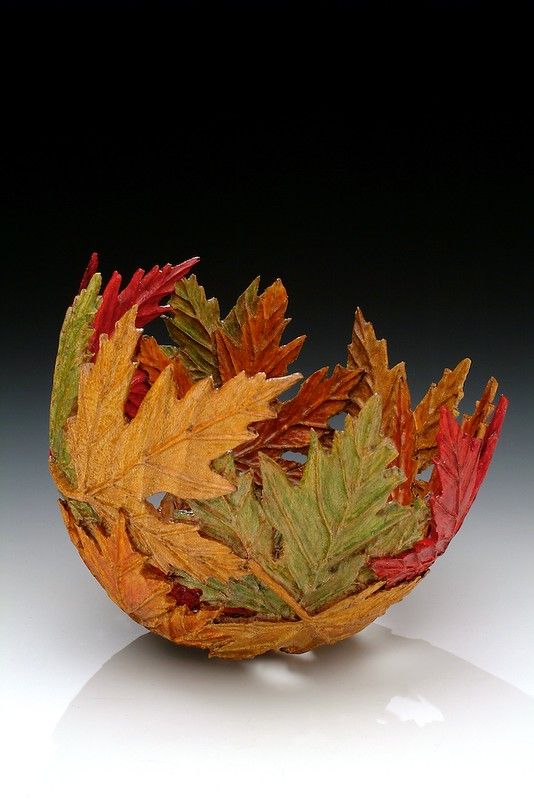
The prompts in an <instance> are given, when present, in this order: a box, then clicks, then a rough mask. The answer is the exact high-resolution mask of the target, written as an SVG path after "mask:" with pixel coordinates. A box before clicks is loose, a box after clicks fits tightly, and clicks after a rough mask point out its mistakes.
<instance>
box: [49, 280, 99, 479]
mask: <svg viewBox="0 0 534 800" xmlns="http://www.w3.org/2000/svg"><path fill="white" fill-rule="evenodd" d="M99 290H100V275H98V274H97V275H93V276H92V277H91V279H90V282H89V283H88V285H87V287H86V288H82V290H81V291H80V294H79V295H78V296H77V297H76V298H75V300H74V302H73V304H72V306H71V307H70V308H69V310H68V311H67V314H66V316H65V321H64V323H63V327H62V328H61V333H60V336H59V346H58V353H57V358H56V366H55V370H54V381H53V385H52V399H51V402H50V432H49V444H50V450H51V453H52V455H53V458H54V459H55V461H56V463H57V464H58V466H59V468H60V469H61V470H62V472H63V473H64V474H65V475H66V476H67V478H69V480H71V481H72V480H73V477H74V472H73V467H72V463H71V458H70V455H69V453H68V450H67V446H66V442H65V424H66V422H67V419H68V418H69V417H70V415H71V414H72V412H73V410H74V408H75V405H76V399H77V396H78V381H79V377H80V368H81V366H82V364H83V363H84V362H86V361H87V360H88V359H89V357H90V355H89V350H88V344H89V339H90V337H91V323H92V321H93V318H94V315H95V313H96V310H97V308H98V301H99V298H98V292H99Z"/></svg>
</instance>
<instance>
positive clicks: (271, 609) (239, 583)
mask: <svg viewBox="0 0 534 800" xmlns="http://www.w3.org/2000/svg"><path fill="white" fill-rule="evenodd" d="M179 580H180V581H181V583H183V584H184V585H185V586H187V587H190V588H193V589H200V591H201V599H202V602H205V603H209V604H211V605H214V606H215V607H220V608H223V609H225V610H226V611H227V612H229V611H240V612H245V613H242V615H243V616H245V615H246V613H247V612H253V613H255V614H259V615H261V616H262V617H264V618H269V617H270V618H272V619H281V618H287V619H291V618H292V617H293V616H294V614H293V611H292V609H291V608H290V607H289V606H288V605H287V603H285V602H284V601H283V600H282V599H281V598H280V597H278V595H276V594H275V593H274V592H273V591H272V589H269V587H267V586H265V585H264V584H263V583H262V582H261V581H259V580H258V579H257V578H256V577H255V576H254V575H246V576H245V577H243V578H241V579H240V580H236V579H235V578H231V579H230V580H229V581H226V582H223V581H219V580H215V579H213V578H212V579H210V580H208V581H206V582H202V581H198V580H194V579H192V578H191V577H190V576H188V575H184V574H182V575H180V576H179Z"/></svg>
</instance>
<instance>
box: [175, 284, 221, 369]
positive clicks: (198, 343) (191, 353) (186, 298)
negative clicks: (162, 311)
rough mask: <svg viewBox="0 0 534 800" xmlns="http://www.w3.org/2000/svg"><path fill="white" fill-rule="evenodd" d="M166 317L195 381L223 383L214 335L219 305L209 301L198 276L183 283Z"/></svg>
mask: <svg viewBox="0 0 534 800" xmlns="http://www.w3.org/2000/svg"><path fill="white" fill-rule="evenodd" d="M169 303H170V309H171V314H170V316H168V317H165V324H166V326H167V330H168V332H169V336H170V337H171V339H172V340H173V342H175V343H176V344H177V345H178V347H179V348H180V355H181V357H182V360H183V362H184V364H185V366H186V367H187V369H188V370H189V372H190V373H191V376H192V378H193V379H194V380H201V379H202V378H206V377H208V376H211V377H212V378H214V379H215V381H216V382H218V380H219V369H218V366H217V356H216V354H215V346H214V343H213V335H214V333H215V330H216V329H217V327H218V326H219V323H220V313H219V303H218V301H217V300H216V299H215V298H211V300H207V299H206V293H205V291H204V288H203V287H202V286H199V284H198V281H197V279H196V277H195V276H194V275H191V277H190V278H186V279H185V280H182V281H180V282H179V283H178V284H177V285H176V287H175V290H174V293H173V295H172V297H171V299H170V301H169Z"/></svg>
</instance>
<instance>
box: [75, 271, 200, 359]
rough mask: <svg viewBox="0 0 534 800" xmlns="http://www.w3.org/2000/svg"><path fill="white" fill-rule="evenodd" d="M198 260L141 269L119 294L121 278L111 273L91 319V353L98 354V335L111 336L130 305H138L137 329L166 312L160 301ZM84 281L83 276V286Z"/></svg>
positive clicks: (167, 308)
mask: <svg viewBox="0 0 534 800" xmlns="http://www.w3.org/2000/svg"><path fill="white" fill-rule="evenodd" d="M198 261H199V259H198V258H190V259H189V260H188V261H184V262H183V263H182V264H176V265H175V266H173V265H172V264H165V266H164V267H162V268H161V269H160V267H158V266H155V267H152V269H151V270H149V271H148V272H147V273H146V274H145V270H144V269H138V270H136V272H135V273H134V275H133V277H132V279H131V281H130V282H129V284H128V285H127V286H126V287H125V288H124V289H123V290H122V291H119V290H120V287H121V283H122V277H121V275H120V274H119V273H118V272H114V273H113V275H112V276H111V278H110V279H109V281H108V283H107V285H106V287H105V289H104V291H103V293H102V302H101V303H100V306H99V308H98V311H97V313H96V314H95V318H94V320H93V328H94V331H93V334H92V336H91V340H90V342H89V349H90V350H91V352H92V353H95V354H96V353H97V352H98V347H99V342H100V336H101V334H103V333H106V334H107V335H108V336H110V335H111V334H112V333H113V330H114V328H115V323H116V322H117V321H118V320H119V319H120V318H121V317H122V316H123V315H124V314H125V313H126V312H127V311H128V310H129V309H130V308H132V307H133V306H137V319H136V324H137V325H139V327H143V326H144V325H146V324H147V323H149V322H151V321H152V320H154V319H156V317H159V316H160V315H161V314H163V313H164V312H165V311H168V310H169V306H166V305H164V306H162V305H160V303H161V300H162V298H163V297H165V296H166V295H168V294H170V293H171V292H172V291H173V289H174V287H175V284H176V283H177V282H178V281H179V280H180V279H181V278H183V276H184V275H187V273H188V272H189V270H190V269H191V268H192V267H193V266H194V265H195V264H197V263H198ZM84 279H85V276H84V278H83V279H82V283H83V280H84Z"/></svg>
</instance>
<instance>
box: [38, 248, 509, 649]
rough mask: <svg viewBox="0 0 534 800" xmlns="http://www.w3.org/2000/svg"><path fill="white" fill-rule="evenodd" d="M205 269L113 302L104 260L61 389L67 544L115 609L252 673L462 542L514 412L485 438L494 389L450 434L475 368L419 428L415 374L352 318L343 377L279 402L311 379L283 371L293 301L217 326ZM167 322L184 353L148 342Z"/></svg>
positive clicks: (429, 410)
mask: <svg viewBox="0 0 534 800" xmlns="http://www.w3.org/2000/svg"><path fill="white" fill-rule="evenodd" d="M195 261H196V260H195V259H192V260H191V261H190V262H186V263H185V264H183V265H179V266H177V267H171V266H170V265H167V266H165V267H164V268H163V269H161V270H160V269H159V268H157V267H155V268H154V269H153V270H151V271H150V272H149V273H147V274H146V275H145V274H144V272H143V271H142V270H138V271H137V272H136V274H135V275H134V277H133V278H132V281H131V282H130V284H129V285H128V286H127V287H126V288H125V289H124V290H123V291H122V292H119V289H120V283H121V279H120V276H119V275H118V273H114V275H113V276H112V278H111V280H110V281H109V283H108V285H107V286H106V288H105V289H104V291H103V293H102V297H100V296H99V294H98V292H99V288H100V275H99V274H98V273H97V272H96V268H97V261H96V257H93V258H92V259H91V262H90V264H89V267H88V270H87V271H86V273H85V275H84V278H83V280H82V287H81V291H80V294H79V295H78V296H77V298H76V299H75V301H74V303H73V306H72V307H71V309H69V311H68V312H67V315H66V318H65V322H64V325H63V328H62V332H61V337H60V343H59V351H58V358H57V362H56V370H55V375H54V385H53V391H52V404H51V422H50V468H51V471H52V474H53V477H54V479H55V481H56V483H57V486H58V488H59V490H60V492H61V493H62V495H63V498H64V499H63V500H62V501H61V508H62V513H63V516H64V519H65V523H66V525H67V528H68V531H69V533H70V536H71V538H72V540H73V542H74V543H75V545H76V547H77V548H78V550H79V552H80V554H81V556H82V558H83V560H84V561H85V563H86V564H87V566H88V567H89V569H90V570H91V572H92V573H93V574H94V575H95V577H96V578H97V580H98V581H99V582H100V583H101V584H102V586H103V587H104V588H105V590H106V591H107V593H108V594H109V595H110V597H111V598H112V599H113V600H114V601H115V602H116V603H117V604H118V605H119V606H120V607H121V608H122V609H123V610H124V611H126V612H127V613H128V614H130V616H132V617H133V618H134V619H135V620H137V621H138V622H140V623H141V624H143V625H145V626H146V627H147V628H149V629H150V630H152V631H154V632H156V633H159V634H160V635H162V636H165V637H166V638H169V639H171V640H173V641H175V642H177V643H184V644H189V645H193V646H197V647H204V648H208V649H209V651H210V653H211V654H213V655H218V656H221V657H225V658H247V657H251V656H254V655H257V654H259V653H262V652H265V651H267V650H279V649H282V650H285V651H287V652H294V653H297V652H304V651H306V650H309V649H311V648H313V647H316V646H318V645H320V644H325V643H332V642H335V641H337V640H339V639H343V638H345V637H347V636H350V635H352V634H353V633H356V632H358V631H360V630H361V629H362V628H364V627H365V626H366V625H368V624H369V623H370V622H372V621H373V620H374V619H376V617H377V616H379V615H380V614H382V613H383V612H384V611H385V610H386V608H387V607H388V606H389V605H391V604H392V603H394V602H397V601H398V600H400V599H402V597H404V595H405V594H407V593H408V592H409V591H410V590H411V589H412V588H413V586H414V585H415V584H416V583H417V581H418V580H419V579H420V576H421V575H423V574H424V573H425V572H426V570H427V569H428V568H429V566H430V565H431V564H432V563H433V561H434V560H435V559H436V557H437V556H438V555H440V554H441V553H442V552H443V551H444V550H445V549H446V547H447V545H448V544H449V542H450V540H451V539H452V537H453V536H454V535H455V533H456V532H457V531H458V530H459V528H460V526H461V524H462V522H463V519H464V518H465V515H466V513H467V511H468V510H469V508H470V506H471V504H472V502H473V500H474V499H475V496H476V493H477V491H478V488H479V486H480V484H481V483H482V480H483V479H484V476H485V474H486V471H487V469H488V466H489V463H490V460H491V457H492V454H493V451H494V449H495V445H496V443H497V439H498V436H499V432H500V428H501V426H502V422H503V419H504V415H505V412H506V400H505V398H501V400H500V402H499V405H498V407H497V409H496V411H495V413H494V415H493V418H492V420H491V422H490V423H489V424H488V423H487V420H488V417H489V416H490V415H491V412H492V410H493V406H492V401H493V397H494V395H495V392H496V388H497V384H496V381H495V380H494V379H493V378H492V379H491V380H490V381H489V383H488V385H487V387H486V390H485V392H484V395H483V397H482V399H481V400H480V401H479V402H478V403H477V406H476V409H475V411H474V413H473V414H472V415H470V416H464V417H463V419H462V421H461V422H457V421H456V420H455V416H456V414H457V405H458V402H459V400H460V399H461V397H462V396H463V388H462V387H463V382H464V380H465V377H466V374H467V371H468V369H469V363H470V362H469V360H468V359H465V360H464V361H462V362H460V364H459V365H458V366H457V367H456V368H455V369H454V370H452V371H449V370H445V372H444V374H443V377H442V378H441V380H440V381H439V383H438V384H437V385H435V384H433V385H432V386H431V387H430V389H429V390H428V392H427V394H426V395H425V397H424V398H423V399H422V400H421V402H420V403H419V404H418V405H417V406H416V408H415V409H414V410H413V411H412V408H411V401H410V395H409V391H408V385H407V380H406V372H405V368H404V364H397V365H396V366H395V367H392V368H389V366H388V363H387V348H386V344H385V342H384V341H383V340H382V341H379V340H377V339H376V337H375V334H374V330H373V328H372V326H371V325H370V324H369V323H368V322H366V321H365V319H364V318H363V315H362V314H361V312H360V311H359V310H358V311H357V312H356V318H355V322H354V328H353V336H352V342H351V344H350V346H349V356H348V363H347V366H346V367H341V366H339V365H338V366H337V367H336V368H335V369H334V371H333V372H332V374H330V375H328V372H327V369H326V368H324V369H321V370H319V371H318V372H316V373H314V374H313V375H311V376H310V377H309V378H308V379H307V380H306V381H304V382H303V383H302V384H301V386H300V388H299V391H298V393H297V394H296V395H295V396H294V397H292V398H291V399H289V400H286V401H284V402H282V401H280V400H277V399H276V398H277V397H278V395H280V394H281V393H282V392H283V391H284V390H286V389H288V388H289V387H291V386H292V385H293V384H294V383H296V382H297V381H298V380H300V378H301V376H300V375H298V374H293V375H289V376H288V375H287V374H286V373H287V370H288V367H289V364H291V362H292V361H294V360H295V358H296V357H297V355H298V353H299V351H300V349H301V347H302V344H303V340H304V337H300V338H299V339H295V340H294V341H292V342H289V343H288V344H284V345H281V344H280V341H281V337H282V334H283V331H284V329H285V327H286V324H287V320H285V319H284V314H285V311H286V307H287V296H286V293H285V290H284V287H283V286H282V284H281V282H280V281H276V282H275V283H274V284H273V285H272V286H270V287H269V288H268V289H266V290H265V291H264V292H263V293H262V294H258V281H254V282H253V283H252V285H251V286H250V287H249V288H248V289H247V290H246V291H245V292H244V293H243V295H242V296H241V297H240V298H239V299H238V301H237V303H236V306H235V307H234V309H233V310H232V311H231V312H230V314H229V315H228V316H227V317H226V318H225V319H224V320H221V319H220V315H219V307H218V303H217V301H216V300H207V299H206V296H205V294H204V290H203V289H202V287H200V286H199V285H198V283H197V281H196V279H195V278H194V276H192V277H189V278H184V276H185V275H186V273H187V272H188V271H189V269H190V268H191V266H192V265H193V263H195ZM171 291H172V292H173V294H172V297H171V301H170V306H161V305H160V301H161V299H162V297H164V296H165V295H168V294H170V293H171ZM164 311H167V312H169V314H168V316H167V317H166V323H167V328H168V331H169V334H170V335H171V338H172V339H173V341H174V342H175V345H173V346H165V345H163V346H162V345H158V343H157V342H156V341H155V340H154V339H152V338H150V337H146V336H140V334H141V331H140V330H139V329H138V328H137V327H136V325H137V326H141V325H144V324H146V323H148V322H150V321H151V320H152V319H154V318H155V317H157V316H158V315H160V314H161V313H162V312H164ZM342 412H346V416H345V423H344V427H343V430H342V431H337V432H335V431H334V430H333V429H332V428H331V427H330V426H329V420H330V419H331V418H332V417H333V416H335V415H336V414H339V413H342ZM303 462H305V463H303ZM432 464H434V467H433V470H432V472H431V475H430V478H429V479H428V480H423V472H424V470H426V469H427V467H429V466H431V465H432Z"/></svg>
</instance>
